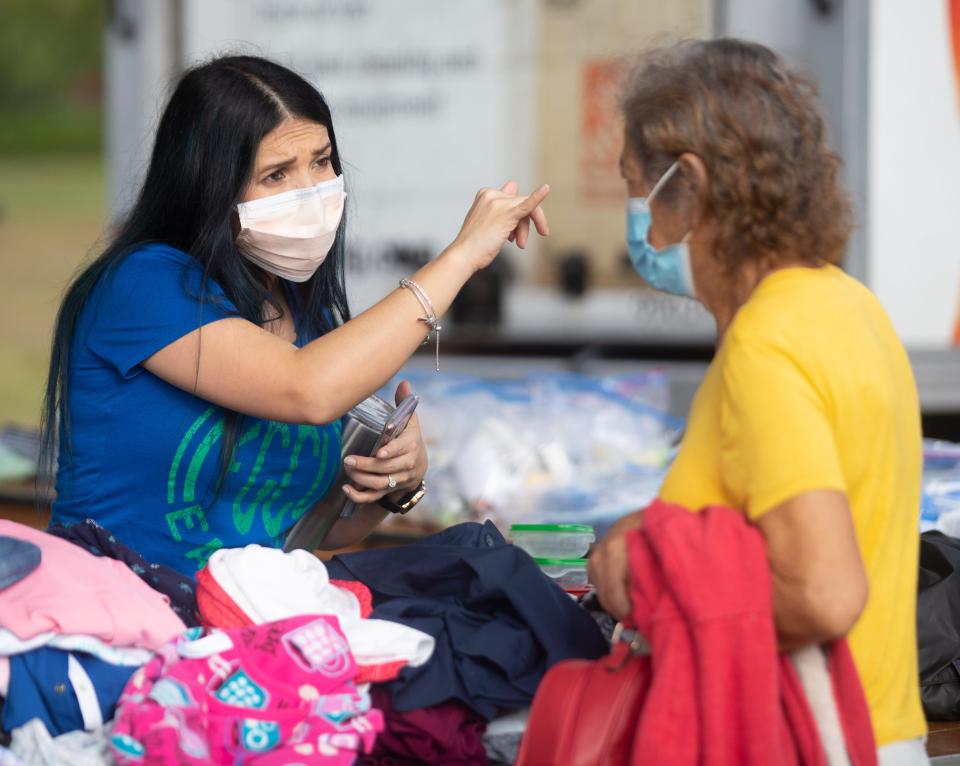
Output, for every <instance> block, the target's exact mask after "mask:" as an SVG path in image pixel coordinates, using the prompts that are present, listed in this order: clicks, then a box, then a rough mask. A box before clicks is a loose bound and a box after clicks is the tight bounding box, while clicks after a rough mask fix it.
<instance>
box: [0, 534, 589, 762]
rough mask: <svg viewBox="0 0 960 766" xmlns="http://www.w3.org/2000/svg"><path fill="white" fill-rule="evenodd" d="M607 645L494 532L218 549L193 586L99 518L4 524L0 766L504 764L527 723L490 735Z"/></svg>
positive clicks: (0, 549)
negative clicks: (558, 673)
mask: <svg viewBox="0 0 960 766" xmlns="http://www.w3.org/2000/svg"><path fill="white" fill-rule="evenodd" d="M4 545H6V546H8V548H3V546H4ZM607 648H608V643H607V640H606V639H605V638H604V636H603V634H602V632H601V630H600V628H599V627H598V626H597V623H596V622H595V621H594V619H593V618H592V617H591V616H590V614H589V613H588V612H587V611H585V610H583V609H581V608H580V607H579V606H578V605H577V604H576V603H575V602H574V601H573V600H572V599H571V598H570V597H569V596H567V595H566V594H565V593H564V592H563V591H562V590H561V589H560V588H558V587H557V586H556V585H555V584H554V583H553V582H551V581H550V579H549V578H547V577H545V576H544V575H543V573H542V572H541V571H540V570H539V568H538V567H537V565H536V563H535V562H534V561H533V559H531V558H530V557H529V555H527V554H526V553H525V552H524V551H522V550H520V549H518V548H515V547H514V546H512V545H509V544H507V543H506V541H505V540H504V538H503V536H502V535H501V534H500V532H499V531H498V530H497V528H496V527H495V526H493V525H492V524H490V523H487V524H483V525H481V524H473V523H469V524H461V525H459V526H457V527H452V528H450V529H448V530H446V531H444V532H442V533H440V534H439V535H435V536H434V537H432V538H427V539H425V540H422V541H419V542H416V543H412V544H410V545H406V546H402V547H398V548H387V549H377V550H370V551H364V552H360V553H353V554H347V555H343V556H339V557H335V558H334V559H332V560H331V561H329V562H326V563H324V562H322V561H320V560H319V559H318V558H316V557H315V556H313V555H312V554H310V553H308V552H305V551H294V552H290V553H283V552H282V551H279V550H275V549H267V548H262V547H260V546H247V547H246V548H238V549H225V550H220V551H217V552H215V553H214V554H213V555H212V556H211V557H210V559H209V561H208V562H207V564H206V566H205V567H204V568H203V569H201V570H200V571H199V572H198V574H197V577H196V579H195V580H194V579H192V578H188V577H184V576H183V575H180V574H178V573H176V572H174V571H172V570H167V569H165V568H163V567H158V566H156V565H153V564H150V563H149V562H146V561H144V560H143V559H142V558H141V557H140V556H139V555H138V554H136V552H134V551H131V550H130V549H129V548H126V547H125V546H123V544H122V543H121V542H120V541H119V540H118V539H117V538H116V537H115V536H114V535H113V534H111V533H110V532H109V531H107V530H104V529H102V528H100V527H98V526H97V525H96V524H94V523H92V522H87V523H85V524H81V525H76V526H73V527H69V528H54V529H51V530H50V531H49V532H47V533H44V532H38V531H35V530H32V529H30V528H27V527H23V526H21V525H17V524H13V523H12V522H0V655H2V658H0V695H2V696H3V697H4V698H5V704H4V706H3V712H2V719H0V728H2V730H3V731H4V732H7V733H9V735H10V736H9V738H8V739H7V740H6V741H0V766H3V765H4V764H7V763H11V764H16V765H17V766H20V764H21V763H25V764H54V763H57V764H59V763H71V764H80V765H81V766H84V765H85V764H103V763H118V764H123V765H126V764H131V765H132V764H158V765H163V766H165V765H166V764H206V763H215V764H220V763H223V764H227V763H230V764H255V765H259V766H264V765H266V766H269V764H283V763H304V764H337V765H338V766H340V765H343V766H346V765H347V764H353V763H360V764H377V765H378V766H387V764H389V765H390V766H399V765H400V764H439V765H440V766H442V765H443V764H477V765H478V766H486V765H487V764H491V763H498V762H510V760H511V759H512V757H513V751H514V750H515V747H516V745H517V744H518V743H519V732H520V730H521V729H522V727H521V728H520V729H518V728H516V727H514V729H513V730H512V731H513V732H514V733H511V735H510V736H511V737H512V740H511V741H512V745H511V742H510V741H508V742H506V743H505V742H504V739H503V736H502V735H499V739H498V738H497V737H489V736H487V731H486V730H487V724H488V722H489V721H491V720H493V719H498V718H500V717H502V716H510V715H511V714H515V713H516V711H518V710H523V709H525V708H526V707H528V706H529V704H530V701H531V700H532V698H533V695H534V692H535V691H536V689H537V686H538V685H539V683H540V680H541V679H542V677H543V675H544V674H545V672H546V671H547V669H548V668H549V667H551V666H552V665H553V664H555V663H556V662H559V661H560V660H564V659H568V658H574V657H582V658H595V657H599V656H601V655H603V654H605V653H606V651H607ZM502 730H503V729H502V727H501V728H500V729H497V728H496V727H493V728H492V729H491V731H502ZM501 759H502V760H501Z"/></svg>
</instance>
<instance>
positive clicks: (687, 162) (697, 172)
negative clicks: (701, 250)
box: [678, 152, 709, 229]
mask: <svg viewBox="0 0 960 766" xmlns="http://www.w3.org/2000/svg"><path fill="white" fill-rule="evenodd" d="M678 161H679V163H680V171H681V173H682V175H683V178H684V181H685V182H686V184H687V188H688V189H689V192H690V202H691V206H690V228H691V229H695V228H696V227H697V226H698V225H699V224H701V223H703V221H704V219H705V217H706V198H707V182H708V180H709V179H708V175H707V166H706V165H704V164H703V160H702V159H700V158H699V157H698V156H697V155H696V154H694V153H693V152H684V153H683V154H681V155H680V158H679V160H678Z"/></svg>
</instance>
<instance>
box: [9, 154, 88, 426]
mask: <svg viewBox="0 0 960 766" xmlns="http://www.w3.org/2000/svg"><path fill="white" fill-rule="evenodd" d="M104 200H105V179H104V167H103V160H102V158H101V157H100V156H99V155H97V154H79V155H74V154H43V155H34V156H30V155H16V156H10V155H2V154H0V263H2V265H3V275H4V276H3V279H0V423H3V422H8V421H13V422H16V423H20V424H22V425H36V424H37V423H38V422H39V414H40V402H41V400H42V397H43V386H44V384H45V380H46V367H47V363H48V359H49V345H50V334H51V331H52V327H53V321H54V318H55V317H56V312H57V308H58V307H59V301H60V297H61V295H62V294H63V290H64V288H65V287H66V285H67V282H68V281H69V279H70V277H71V276H72V275H73V274H74V273H75V271H76V269H77V267H78V266H79V265H80V264H81V263H83V262H84V261H86V260H87V259H88V257H89V256H91V255H92V254H94V253H95V252H96V246H97V242H98V240H99V239H100V238H101V236H102V232H103V227H104V215H105V202H104Z"/></svg>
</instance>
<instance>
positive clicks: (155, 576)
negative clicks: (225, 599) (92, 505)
mask: <svg viewBox="0 0 960 766" xmlns="http://www.w3.org/2000/svg"><path fill="white" fill-rule="evenodd" d="M47 533H48V534H51V535H55V536H56V537H61V538H63V539H64V540H67V541H68V542H71V543H74V544H75V545H79V546H80V547H81V548H83V549H84V550H87V551H90V553H92V554H93V555H94V556H106V557H107V558H110V559H116V560H117V561H122V562H123V563H124V564H126V565H127V566H128V567H129V568H130V570H131V571H132V572H133V573H134V574H135V575H136V576H137V577H139V578H140V579H141V580H143V581H144V582H145V583H146V584H147V585H149V586H150V587H151V588H153V589H154V590H155V591H158V592H159V593H162V594H163V595H165V596H166V597H167V598H169V599H170V608H171V609H173V611H174V612H176V614H177V617H179V618H180V619H181V620H183V623H184V625H186V626H187V627H188V628H192V627H195V626H197V625H199V624H200V621H199V615H198V611H197V583H196V580H194V579H193V578H192V577H188V576H187V575H182V574H180V573H179V572H178V571H176V570H175V569H171V568H170V567H167V566H164V565H163V564H152V563H150V562H149V561H147V560H146V559H145V558H144V557H143V556H141V555H140V554H139V553H137V552H136V551H135V550H133V549H132V548H128V547H127V546H126V545H124V544H123V543H122V542H120V540H118V539H117V537H116V536H115V535H114V534H113V533H111V532H110V530H108V529H104V528H103V527H101V526H100V525H99V524H97V522H95V521H94V520H93V519H85V520H84V521H82V522H81V523H80V524H72V525H71V526H69V527H65V526H63V525H61V524H53V525H52V526H50V528H49V529H47Z"/></svg>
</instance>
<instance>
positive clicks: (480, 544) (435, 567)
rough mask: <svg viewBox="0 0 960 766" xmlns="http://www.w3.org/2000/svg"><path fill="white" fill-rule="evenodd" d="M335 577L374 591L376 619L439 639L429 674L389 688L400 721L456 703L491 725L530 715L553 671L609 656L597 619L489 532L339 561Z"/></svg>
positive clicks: (457, 533) (452, 534) (458, 529)
mask: <svg viewBox="0 0 960 766" xmlns="http://www.w3.org/2000/svg"><path fill="white" fill-rule="evenodd" d="M327 570H328V571H329V573H330V577H331V578H333V579H342V580H359V581H360V582H362V583H363V584H364V585H366V586H367V587H368V588H370V590H371V591H372V593H373V614H372V615H371V616H372V617H375V618H378V619H381V620H393V621H394V622H400V623H403V624H404V625H409V626H410V627H413V628H416V629H418V630H422V631H423V632H424V633H428V634H430V635H431V636H433V637H434V638H435V639H436V641H437V644H436V649H435V650H434V653H433V656H432V657H431V658H430V660H429V661H428V662H427V663H426V664H425V665H423V666H422V667H419V668H406V669H404V670H403V671H402V672H401V674H400V677H399V678H398V679H397V680H396V681H393V682H391V683H390V684H389V685H388V688H389V690H390V693H391V695H392V699H393V705H394V707H395V708H396V709H397V710H398V711H409V710H415V709H417V708H425V707H431V706H433V705H438V704H440V703H441V702H446V701H447V700H452V699H456V700H460V701H461V702H463V703H465V704H466V705H468V706H469V707H470V708H472V709H473V710H474V711H475V712H476V713H478V714H479V715H481V716H483V717H484V718H487V719H491V718H493V717H494V716H496V715H497V714H498V713H500V712H506V711H508V710H514V709H516V708H521V707H525V706H527V705H529V704H530V702H531V700H532V699H533V695H534V692H536V690H537V686H538V685H539V683H540V681H541V679H542V678H543V675H544V673H546V671H547V669H548V668H550V667H551V666H552V665H554V664H555V663H557V662H559V661H561V660H566V659H571V658H575V657H577V658H585V659H595V658H597V657H601V656H603V655H604V654H606V653H607V651H608V648H609V647H608V645H607V642H606V641H605V640H604V638H603V636H602V634H601V633H600V629H599V628H598V627H597V624H596V623H595V622H594V621H593V619H591V618H590V616H589V615H588V614H587V613H586V612H584V611H583V610H581V609H580V608H579V607H578V606H577V605H576V603H575V602H574V601H573V599H571V598H570V597H569V596H568V595H567V594H566V593H564V592H563V590H561V589H560V588H559V587H557V586H556V584H554V583H553V582H552V581H551V580H550V578H549V577H547V576H546V575H545V574H543V572H541V571H540V568H539V567H538V566H537V564H536V562H535V561H534V560H533V559H532V558H530V556H529V555H528V554H527V553H526V552H525V551H523V550H521V549H520V548H516V547H514V546H513V545H509V544H507V542H506V541H505V540H504V539H503V535H501V534H500V532H499V530H498V529H497V528H496V527H495V526H494V525H493V524H491V523H490V522H487V523H485V524H482V525H481V524H473V523H468V524H459V525H457V526H455V527H451V528H450V529H447V530H445V531H443V532H441V533H440V534H438V535H434V536H433V537H429V538H427V539H425V540H422V541H419V542H416V543H412V544H410V545H404V546H400V547H397V548H380V549H375V550H369V551H362V552H360V553H349V554H345V555H342V556H336V557H335V558H333V559H331V560H330V561H329V562H327Z"/></svg>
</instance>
